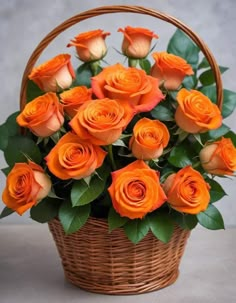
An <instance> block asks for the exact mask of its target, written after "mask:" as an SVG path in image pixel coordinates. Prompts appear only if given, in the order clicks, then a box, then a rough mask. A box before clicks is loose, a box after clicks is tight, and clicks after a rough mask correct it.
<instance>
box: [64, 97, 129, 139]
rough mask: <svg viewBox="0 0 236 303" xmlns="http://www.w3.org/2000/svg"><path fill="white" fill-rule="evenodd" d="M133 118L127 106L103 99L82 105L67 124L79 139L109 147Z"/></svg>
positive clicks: (123, 103)
mask: <svg viewBox="0 0 236 303" xmlns="http://www.w3.org/2000/svg"><path fill="white" fill-rule="evenodd" d="M133 116H134V109H133V108H132V107H131V106H130V105H129V104H127V103H125V102H117V101H115V100H112V99H108V98H105V99H97V100H91V101H87V102H86V103H84V105H82V106H81V107H80V108H79V110H78V112H77V114H76V115H75V116H74V118H73V119H72V120H71V121H70V123H69V124H70V126H71V128H72V129H73V131H74V132H75V133H76V134H77V135H78V136H79V137H80V138H82V139H84V140H89V141H90V142H91V143H92V144H95V145H109V144H111V143H113V142H115V141H116V140H117V139H118V138H119V137H120V135H121V134H122V131H123V130H124V129H125V128H126V126H127V125H128V123H129V122H130V121H131V119H132V118H133Z"/></svg>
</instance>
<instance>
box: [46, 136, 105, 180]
mask: <svg viewBox="0 0 236 303" xmlns="http://www.w3.org/2000/svg"><path fill="white" fill-rule="evenodd" d="M105 156H106V152H105V151H104V150H103V149H101V148H100V147H98V146H95V145H93V144H91V143H90V142H88V141H83V140H81V139H80V138H79V137H78V136H77V135H75V134H73V133H70V132H69V133H67V134H65V135H64V136H63V137H62V138H61V139H60V140H59V141H58V142H57V144H56V145H55V146H54V148H53V149H51V151H50V153H49V154H48V155H47V157H46V158H45V160H46V162H47V166H48V169H49V170H50V172H51V173H53V174H54V175H55V176H56V177H58V178H60V179H62V180H67V179H71V178H72V179H77V180H78V179H82V178H86V177H88V176H90V175H91V174H92V173H93V172H94V171H95V169H97V168H98V167H100V166H101V165H102V164H103V161H104V158H105Z"/></svg>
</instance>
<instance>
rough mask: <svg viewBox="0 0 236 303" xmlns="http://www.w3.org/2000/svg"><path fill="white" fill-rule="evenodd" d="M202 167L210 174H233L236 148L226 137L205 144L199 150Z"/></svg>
mask: <svg viewBox="0 0 236 303" xmlns="http://www.w3.org/2000/svg"><path fill="white" fill-rule="evenodd" d="M199 156H200V160H201V164H202V167H203V168H204V169H205V171H207V172H208V173H210V174H212V175H230V176H231V175H233V174H234V172H235V171H236V148H235V147H234V145H233V143H232V141H231V140H230V139H228V138H221V139H220V140H219V141H216V142H212V143H209V144H207V145H206V146H205V147H203V149H202V150H201V152H200V155H199Z"/></svg>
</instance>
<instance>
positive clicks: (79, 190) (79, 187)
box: [70, 179, 89, 206]
mask: <svg viewBox="0 0 236 303" xmlns="http://www.w3.org/2000/svg"><path fill="white" fill-rule="evenodd" d="M87 190H89V186H88V184H87V183H86V182H85V181H84V180H83V179H81V180H77V181H75V182H74V184H73V186H72V189H71V196H70V197H71V202H72V205H73V206H79V205H81V204H80V198H81V197H82V196H83V194H84V193H85V192H86V191H87ZM85 204H87V203H85Z"/></svg>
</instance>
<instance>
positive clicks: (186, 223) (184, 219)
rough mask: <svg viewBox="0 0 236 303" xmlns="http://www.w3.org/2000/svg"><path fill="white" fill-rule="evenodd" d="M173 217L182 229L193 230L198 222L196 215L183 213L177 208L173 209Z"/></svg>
mask: <svg viewBox="0 0 236 303" xmlns="http://www.w3.org/2000/svg"><path fill="white" fill-rule="evenodd" d="M171 218H172V219H173V220H174V222H176V224H178V225H179V226H180V227H181V228H182V229H187V230H192V229H193V228H195V227H196V225H197V224H198V219H197V217H196V215H190V214H183V213H180V212H178V211H175V210H172V211H171Z"/></svg>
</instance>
